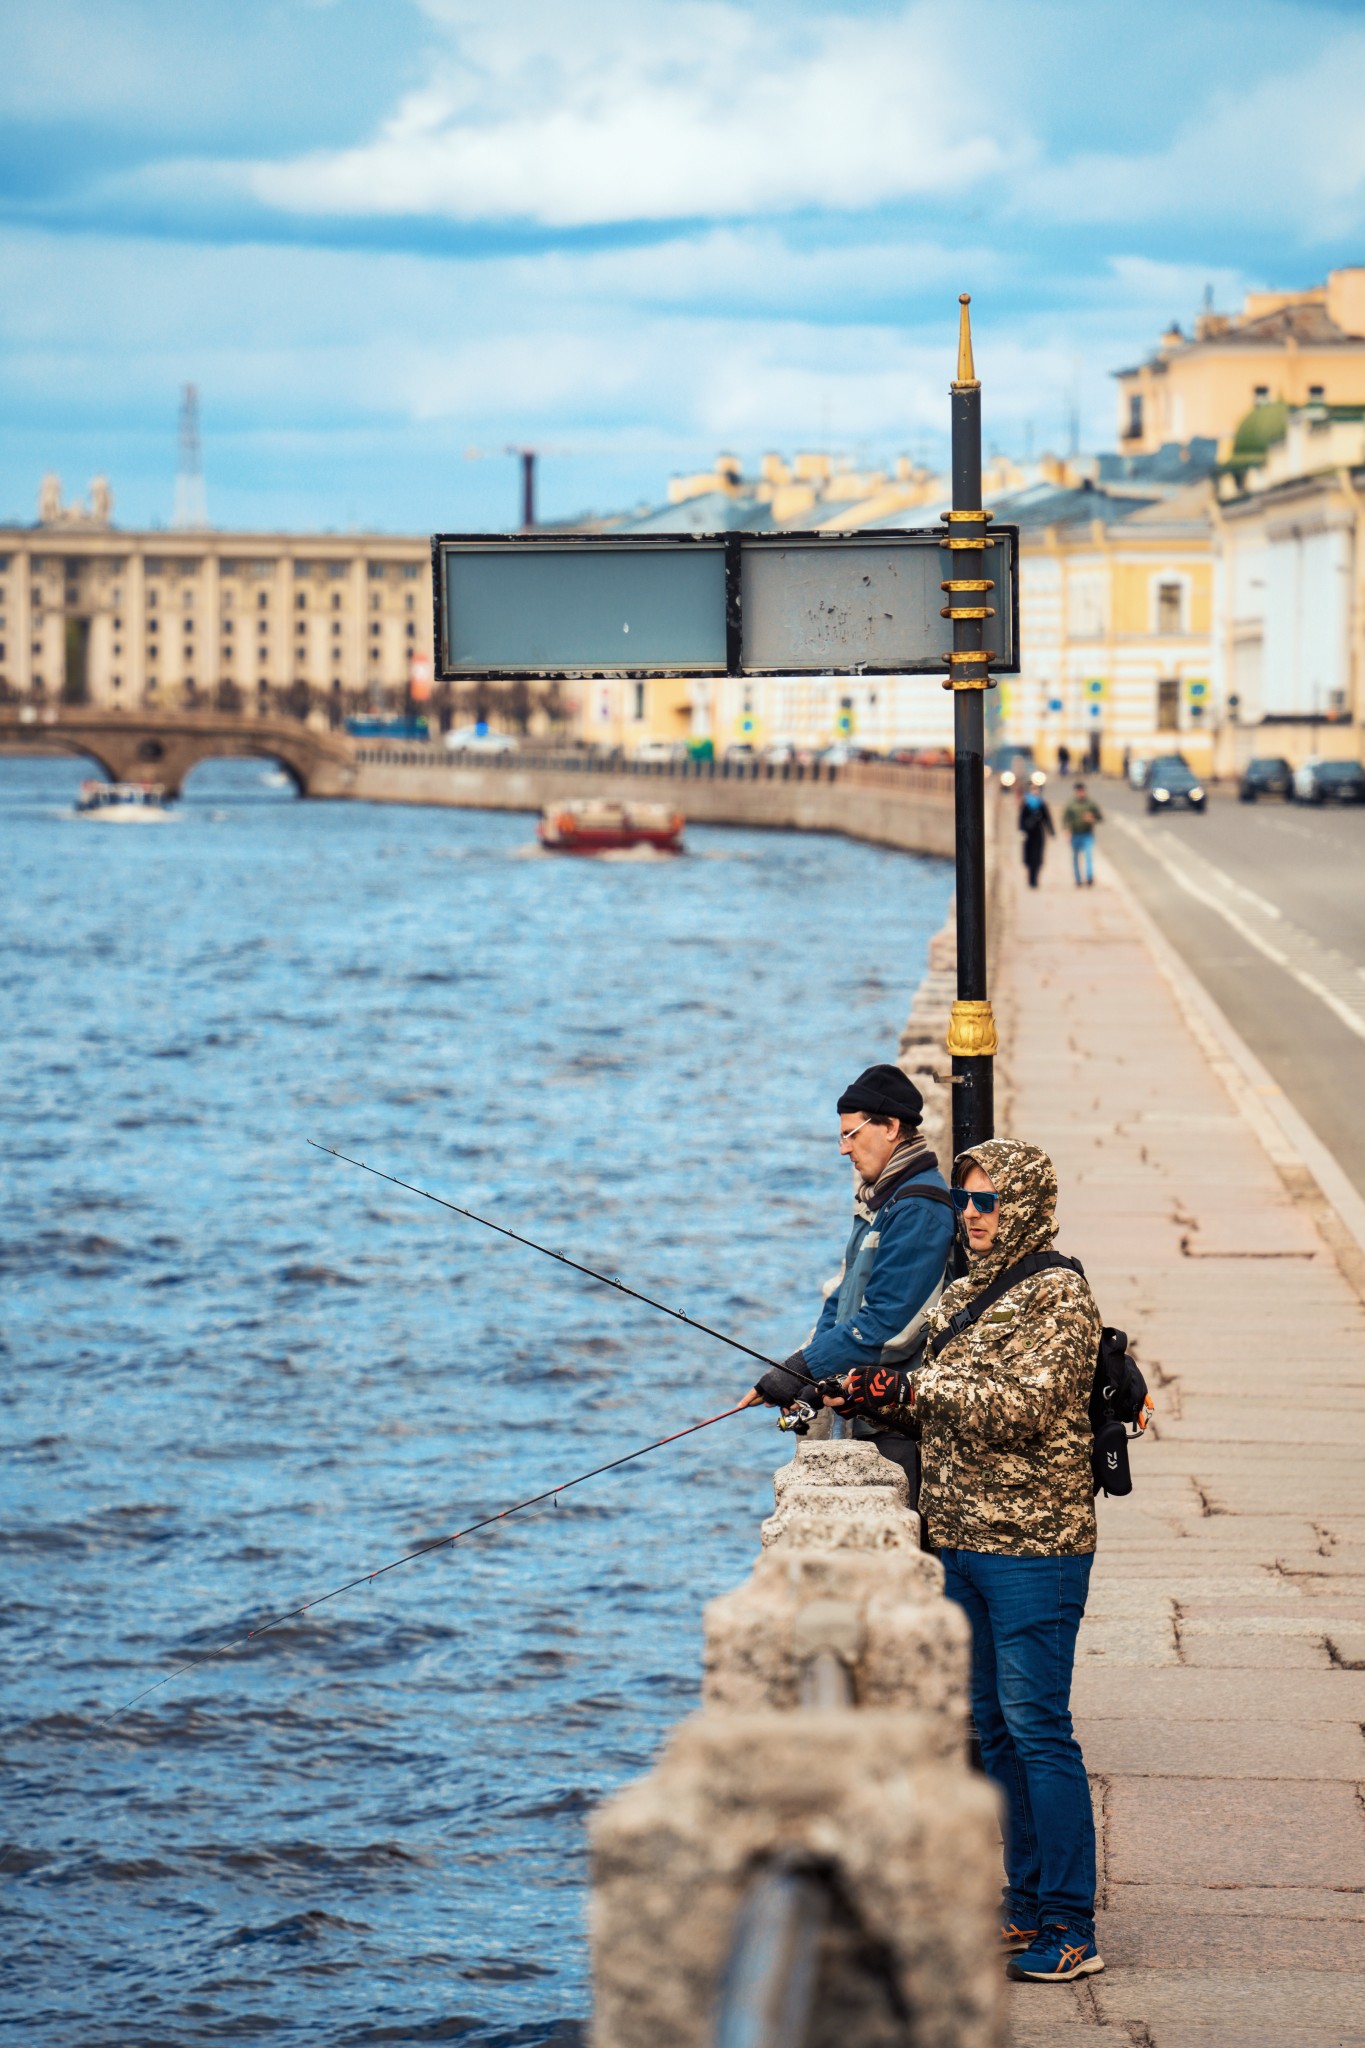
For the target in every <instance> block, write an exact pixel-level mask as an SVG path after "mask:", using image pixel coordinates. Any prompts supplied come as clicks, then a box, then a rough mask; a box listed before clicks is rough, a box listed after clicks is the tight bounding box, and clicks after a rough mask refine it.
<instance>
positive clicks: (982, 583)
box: [938, 576, 995, 590]
mask: <svg viewBox="0 0 1365 2048" xmlns="http://www.w3.org/2000/svg"><path fill="white" fill-rule="evenodd" d="M938 587H939V589H940V590H994V588H995V583H994V580H993V579H992V578H991V577H989V576H954V578H953V580H952V582H951V583H940V584H939V586H938Z"/></svg>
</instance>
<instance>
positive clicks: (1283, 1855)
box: [1104, 1777, 1365, 1960]
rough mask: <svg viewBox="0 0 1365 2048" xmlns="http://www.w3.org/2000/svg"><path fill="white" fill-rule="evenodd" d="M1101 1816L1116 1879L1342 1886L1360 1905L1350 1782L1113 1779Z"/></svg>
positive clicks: (1364, 1844)
mask: <svg viewBox="0 0 1365 2048" xmlns="http://www.w3.org/2000/svg"><path fill="white" fill-rule="evenodd" d="M1104 1813H1105V1826H1106V1855H1105V1867H1106V1869H1107V1871H1108V1873H1109V1875H1110V1877H1111V1878H1112V1879H1113V1881H1114V1882H1115V1883H1116V1884H1149V1885H1151V1884H1157V1883H1170V1884H1201V1883H1202V1884H1209V1885H1213V1884H1254V1885H1280V1886H1283V1887H1285V1888H1286V1889H1290V1888H1292V1887H1293V1886H1294V1885H1300V1884H1302V1885H1311V1886H1313V1887H1315V1888H1316V1889H1320V1890H1327V1889H1330V1888H1332V1887H1335V1886H1338V1885H1341V1886H1350V1887H1352V1888H1355V1889H1358V1890H1359V1891H1360V1893H1361V1897H1362V1903H1365V1830H1362V1828H1361V1825H1360V1801H1359V1798H1358V1796H1357V1792H1356V1788H1355V1786H1354V1785H1353V1784H1349V1783H1344V1782H1340V1781H1336V1780H1330V1781H1325V1782H1314V1783H1305V1782H1303V1781H1299V1782H1285V1781H1282V1780H1278V1779H1261V1778H1257V1779H1247V1778H1157V1777H1151V1778H1121V1777H1114V1778H1111V1779H1109V1780H1108V1781H1107V1788H1106V1794H1105V1802H1104ZM1291 1903H1292V1902H1291V1901H1290V1900H1288V1899H1287V1900H1286V1902H1285V1904H1286V1910H1289V1908H1290V1905H1291ZM1363 1960H1365V1957H1363Z"/></svg>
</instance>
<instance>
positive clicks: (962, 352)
mask: <svg viewBox="0 0 1365 2048" xmlns="http://www.w3.org/2000/svg"><path fill="white" fill-rule="evenodd" d="M957 302H958V305H959V306H960V307H961V308H962V310H961V312H960V313H959V314H958V321H957V375H956V377H955V378H954V379H953V389H954V391H979V390H980V388H981V386H980V384H979V382H978V381H977V375H976V365H975V363H974V362H973V361H972V316H971V312H970V310H969V309H970V307H971V303H972V295H971V293H970V292H959V293H958V296H957Z"/></svg>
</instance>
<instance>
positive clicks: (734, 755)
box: [725, 740, 758, 761]
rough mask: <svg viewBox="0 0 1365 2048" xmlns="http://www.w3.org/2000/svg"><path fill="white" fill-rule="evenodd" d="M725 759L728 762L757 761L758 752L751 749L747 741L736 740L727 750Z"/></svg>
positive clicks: (753, 748)
mask: <svg viewBox="0 0 1365 2048" xmlns="http://www.w3.org/2000/svg"><path fill="white" fill-rule="evenodd" d="M725 758H726V760H727V761H756V760H757V759H758V750H757V748H755V747H751V746H750V745H749V742H748V741H747V740H734V741H732V743H731V744H730V745H729V746H728V747H727V748H726V749H725Z"/></svg>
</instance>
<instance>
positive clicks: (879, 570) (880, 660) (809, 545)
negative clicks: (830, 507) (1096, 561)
mask: <svg viewBox="0 0 1365 2048" xmlns="http://www.w3.org/2000/svg"><path fill="white" fill-rule="evenodd" d="M928 538H929V545H923V544H921V545H920V546H917V547H915V546H907V545H906V544H905V542H904V541H899V540H896V541H891V540H849V541H845V540H842V539H841V540H839V541H825V540H819V541H800V542H795V543H786V542H780V541H769V540H766V539H765V540H763V541H762V542H760V543H754V544H751V545H750V546H748V547H746V548H745V550H744V554H743V558H742V559H743V579H742V595H743V605H742V615H743V628H742V634H743V653H744V669H745V672H746V673H747V674H754V673H760V674H761V673H763V672H764V671H765V670H770V671H771V672H772V673H773V674H775V675H799V674H801V673H803V672H804V673H806V674H815V675H818V674H821V673H829V672H838V671H840V670H843V671H847V670H849V669H856V668H868V669H872V670H892V671H900V672H906V671H909V672H914V671H915V670H923V671H941V670H942V669H943V666H944V661H943V654H944V650H945V648H947V647H950V646H951V645H952V629H951V627H950V626H949V624H948V622H947V620H946V619H942V618H940V617H939V611H940V608H941V607H942V606H944V605H945V604H946V603H947V598H946V596H945V594H944V592H943V591H942V590H941V589H940V588H939V585H940V583H941V582H943V581H944V579H945V578H946V577H947V576H948V575H949V574H956V575H959V576H963V575H969V576H989V577H991V578H992V579H993V581H994V583H995V586H996V587H995V589H994V590H993V591H988V592H985V593H984V601H985V603H987V604H990V605H993V606H994V608H995V612H996V616H995V617H994V618H993V619H987V620H986V622H985V625H986V645H987V647H988V648H989V649H990V650H991V651H992V653H995V654H1003V652H1004V650H1005V649H1006V648H1007V647H1008V645H1009V632H1008V628H1009V618H1010V589H1009V552H1008V548H1007V547H1006V546H1005V544H1004V543H1003V542H1000V541H993V542H992V543H991V545H990V547H989V548H988V549H987V551H986V556H985V567H984V568H978V567H977V563H978V562H979V561H980V559H981V558H980V557H979V556H975V557H972V558H970V563H969V558H968V557H967V556H966V555H965V554H958V555H957V556H956V558H955V559H956V561H957V563H958V564H959V565H960V566H959V567H958V568H956V569H955V570H951V571H950V570H949V569H948V568H947V567H946V566H945V564H946V563H947V562H948V560H949V557H948V556H947V555H946V554H945V553H944V552H943V551H942V550H941V549H940V548H939V547H938V546H936V545H934V544H933V543H934V540H935V539H936V536H931V537H928ZM976 601H977V600H976V598H975V597H973V598H972V599H964V602H976Z"/></svg>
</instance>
